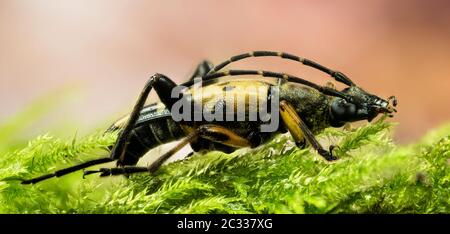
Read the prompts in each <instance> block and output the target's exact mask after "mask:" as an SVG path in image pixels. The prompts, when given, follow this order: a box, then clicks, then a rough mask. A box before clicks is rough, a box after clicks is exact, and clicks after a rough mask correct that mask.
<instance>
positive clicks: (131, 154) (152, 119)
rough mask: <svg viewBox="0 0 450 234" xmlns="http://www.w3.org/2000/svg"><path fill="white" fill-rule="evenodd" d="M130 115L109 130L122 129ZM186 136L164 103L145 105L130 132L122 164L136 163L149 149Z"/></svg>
mask: <svg viewBox="0 0 450 234" xmlns="http://www.w3.org/2000/svg"><path fill="white" fill-rule="evenodd" d="M128 118H129V116H125V117H123V118H122V119H120V120H118V121H117V122H116V123H114V124H113V125H112V126H111V127H110V128H109V131H113V130H118V129H122V128H123V127H124V125H125V124H126V122H127V121H128ZM183 137H185V134H184V132H183V130H182V129H181V127H180V125H179V124H178V123H177V122H175V121H173V119H172V117H171V115H170V112H169V110H168V109H166V108H165V106H164V105H163V104H162V103H154V104H151V105H148V106H146V107H144V109H143V110H142V111H141V113H140V116H139V120H138V121H137V123H136V125H135V127H134V129H133V130H132V131H131V133H130V138H129V140H128V145H127V148H126V151H125V155H124V157H123V161H121V162H120V164H121V165H135V164H136V163H137V162H138V161H139V158H141V157H142V156H144V155H145V153H147V152H148V151H149V150H151V149H153V148H155V147H157V146H160V145H163V144H166V143H169V142H172V141H176V140H179V139H181V138H183Z"/></svg>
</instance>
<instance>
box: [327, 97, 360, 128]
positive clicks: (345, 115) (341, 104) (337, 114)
mask: <svg viewBox="0 0 450 234" xmlns="http://www.w3.org/2000/svg"><path fill="white" fill-rule="evenodd" d="M331 112H332V115H333V117H334V119H335V120H336V121H338V122H346V121H349V120H351V119H354V118H355V114H356V106H355V105H354V104H353V103H348V102H346V101H345V100H344V99H336V100H335V101H333V103H332V104H331Z"/></svg>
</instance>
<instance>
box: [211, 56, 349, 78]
mask: <svg viewBox="0 0 450 234" xmlns="http://www.w3.org/2000/svg"><path fill="white" fill-rule="evenodd" d="M251 57H280V58H282V59H287V60H292V61H296V62H300V63H302V64H303V65H305V66H308V67H313V68H315V69H318V70H320V71H322V72H325V73H327V74H328V75H330V76H331V77H333V78H334V79H335V80H336V81H338V82H341V83H344V84H346V85H348V86H354V85H355V83H353V81H351V80H350V78H348V77H347V76H346V75H344V74H343V73H342V72H338V71H334V70H332V69H329V68H327V67H325V66H323V65H321V64H319V63H316V62H314V61H312V60H310V59H307V58H303V57H300V56H297V55H293V54H288V53H284V52H275V51H253V52H250V53H245V54H239V55H236V56H233V57H231V58H229V59H228V60H226V61H224V62H222V63H219V64H218V65H217V66H215V67H214V68H213V69H211V70H210V71H209V72H208V74H207V75H209V74H213V73H215V72H218V71H219V70H221V69H222V68H224V67H225V66H227V65H229V64H231V63H233V62H236V61H239V60H244V59H246V58H251Z"/></svg>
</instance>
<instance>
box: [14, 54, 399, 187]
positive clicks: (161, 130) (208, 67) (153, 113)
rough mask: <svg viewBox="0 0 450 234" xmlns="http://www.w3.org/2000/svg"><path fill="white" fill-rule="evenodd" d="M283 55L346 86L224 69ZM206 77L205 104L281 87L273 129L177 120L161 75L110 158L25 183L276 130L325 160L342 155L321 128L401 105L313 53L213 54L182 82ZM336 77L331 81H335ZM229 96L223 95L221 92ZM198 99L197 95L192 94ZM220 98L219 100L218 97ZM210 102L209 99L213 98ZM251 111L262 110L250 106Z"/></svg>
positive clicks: (249, 142) (123, 171)
mask: <svg viewBox="0 0 450 234" xmlns="http://www.w3.org/2000/svg"><path fill="white" fill-rule="evenodd" d="M269 56H272V57H280V58H282V59H288V60H292V61H296V62H299V63H302V64H303V65H306V66H309V67H313V68H315V69H318V70H320V71H322V72H325V73H327V74H328V75H330V76H331V77H332V78H334V79H335V80H336V81H338V82H341V83H343V84H344V85H346V86H347V87H346V88H344V89H343V90H337V89H336V88H334V85H326V86H320V85H317V84H315V83H313V82H310V81H308V80H305V79H302V78H300V77H297V76H293V75H288V74H284V73H277V72H271V71H262V70H228V71H221V70H222V69H223V68H224V67H225V66H227V65H229V64H230V63H233V62H236V61H239V60H243V59H247V58H250V57H269ZM197 77H201V79H202V81H203V93H205V92H206V93H208V95H203V97H201V98H202V99H203V100H202V101H203V103H204V105H206V104H208V102H214V103H219V102H222V103H225V104H224V105H235V104H236V103H226V102H224V101H225V100H222V98H217V97H219V95H218V93H219V94H220V93H221V92H230V90H232V89H233V87H242V86H248V85H252V86H257V87H258V88H262V89H266V90H267V92H266V95H265V97H264V98H265V99H266V100H269V99H271V98H272V95H273V94H272V93H271V92H270V90H272V89H271V87H275V86H276V87H277V88H278V92H279V93H278V95H279V112H278V116H277V117H280V120H281V122H280V123H279V126H278V127H277V129H276V130H275V131H273V132H262V131H261V129H260V126H261V121H253V122H251V121H241V122H236V121H235V122H227V121H205V120H204V119H203V120H201V121H174V119H173V118H172V117H173V116H172V115H171V111H170V110H171V107H172V106H173V105H174V103H176V102H177V101H179V99H180V98H174V97H172V95H171V91H172V90H173V89H174V88H175V87H177V84H175V82H173V81H172V80H171V79H170V78H168V77H166V76H164V75H162V74H155V75H153V76H151V77H150V79H149V80H148V81H147V83H146V84H145V86H144V88H143V90H142V92H141V94H140V96H139V98H138V100H137V102H136V104H135V106H134V108H133V110H132V111H131V113H130V114H129V115H127V116H125V117H123V118H122V119H120V120H118V121H117V122H115V123H114V124H113V125H112V126H111V127H110V128H109V129H108V130H107V131H114V130H118V131H119V136H118V138H117V141H116V142H115V144H114V146H112V147H111V148H110V150H111V151H110V155H109V157H106V158H100V159H95V160H91V161H87V162H85V163H82V164H80V165H76V166H73V167H69V168H65V169H62V170H58V171H56V172H54V173H51V174H47V175H43V176H40V177H36V178H33V179H29V180H23V181H22V184H34V183H37V182H39V181H42V180H46V179H49V178H52V177H60V176H63V175H66V174H68V173H71V172H74V171H77V170H80V169H84V168H87V167H90V166H93V165H97V164H102V163H106V162H111V161H117V167H115V168H101V169H99V170H95V171H84V175H88V174H93V173H100V176H110V175H129V174H133V173H138V172H148V173H154V172H155V171H156V170H158V168H159V167H160V166H161V165H162V164H163V163H164V162H165V161H166V160H167V159H168V158H169V157H171V156H172V155H173V154H174V153H176V152H177V151H179V150H180V149H181V148H182V147H184V146H185V145H187V144H190V145H191V147H192V149H193V151H195V152H199V151H211V150H219V151H222V152H226V153H230V152H233V151H234V150H236V149H238V148H243V147H256V146H259V145H261V144H264V143H265V142H267V141H268V140H270V139H271V138H272V137H273V136H274V135H276V134H279V133H285V132H287V131H289V133H290V134H291V135H292V137H293V139H294V141H295V143H296V144H297V146H299V147H304V146H305V145H306V143H309V145H310V146H311V147H312V148H314V150H316V151H317V153H318V154H320V155H321V156H323V157H324V158H325V159H326V160H328V161H332V160H335V159H337V157H335V156H334V155H333V148H334V146H333V145H332V146H330V148H329V150H325V149H324V148H323V147H322V146H321V145H320V143H319V142H318V141H317V140H316V138H315V136H314V135H315V134H317V133H319V132H320V131H322V130H323V129H325V128H327V127H341V126H343V125H344V124H346V123H349V122H354V121H359V120H368V121H369V122H370V121H371V120H372V119H374V118H375V117H376V116H377V115H378V114H387V115H389V116H390V117H393V113H394V112H396V109H395V108H394V107H395V106H397V100H396V98H395V96H391V97H389V98H388V99H387V100H385V99H382V98H380V97H378V96H376V95H373V94H370V93H368V92H366V91H364V90H363V89H362V88H360V87H358V86H357V85H356V84H355V83H353V82H352V81H351V80H350V79H349V78H348V77H347V76H346V75H344V74H343V73H341V72H338V71H334V70H331V69H329V68H327V67H324V66H322V65H320V64H318V63H316V62H314V61H312V60H309V59H306V58H303V57H299V56H296V55H292V54H288V53H283V52H272V51H254V52H251V53H244V54H240V55H236V56H233V57H231V58H230V59H228V60H226V61H225V62H222V63H220V64H218V65H217V66H214V65H213V64H212V63H211V62H209V61H203V62H201V63H200V64H199V65H198V66H197V69H196V70H195V72H194V74H193V75H192V77H191V79H190V80H189V81H188V82H186V83H184V84H182V85H184V86H186V87H188V88H187V89H186V91H185V92H186V93H188V92H189V91H190V89H192V88H191V87H193V85H192V84H193V80H194V78H197ZM329 84H332V83H329ZM152 89H155V91H156V93H157V94H158V96H159V98H160V100H161V101H160V102H159V103H154V104H150V105H148V106H145V101H146V99H147V97H148V95H149V93H150V91H151V90H152ZM234 95H243V96H244V98H241V99H239V98H237V99H236V101H235V102H238V100H241V101H242V100H244V102H247V100H249V99H250V98H251V97H250V96H252V95H254V94H252V93H235V94H234ZM220 97H222V95H220ZM193 99H195V98H193ZM214 103H213V104H214ZM209 104H210V103H209ZM248 111H249V112H251V111H255V110H251V109H249V110H248ZM177 140H181V141H180V142H179V143H178V144H177V145H176V146H175V147H174V148H172V149H171V150H169V151H168V152H167V153H165V154H163V155H161V156H159V158H157V159H156V161H154V162H153V163H151V164H150V165H149V166H148V167H137V166H135V165H136V164H137V162H138V161H139V159H140V158H141V157H142V156H143V155H144V154H145V153H146V152H147V151H149V150H150V149H152V148H155V147H157V146H159V145H162V144H166V143H169V142H172V141H177Z"/></svg>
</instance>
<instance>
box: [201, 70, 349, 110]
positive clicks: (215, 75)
mask: <svg viewBox="0 0 450 234" xmlns="http://www.w3.org/2000/svg"><path fill="white" fill-rule="evenodd" d="M241 75H258V76H263V77H273V78H280V79H284V80H286V81H289V82H293V83H299V84H303V85H306V86H309V87H311V88H313V89H316V90H318V91H319V92H321V93H323V94H325V95H329V96H335V97H340V98H343V99H345V100H346V101H349V102H352V100H351V98H350V97H349V96H348V95H347V94H345V93H343V92H341V91H338V90H336V89H333V88H330V87H327V86H320V85H318V84H315V83H313V82H311V81H308V80H305V79H303V78H300V77H297V76H293V75H288V74H285V73H278V72H271V71H256V70H229V71H224V72H216V73H213V74H209V75H206V76H204V77H203V80H210V79H215V78H219V77H224V76H241Z"/></svg>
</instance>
